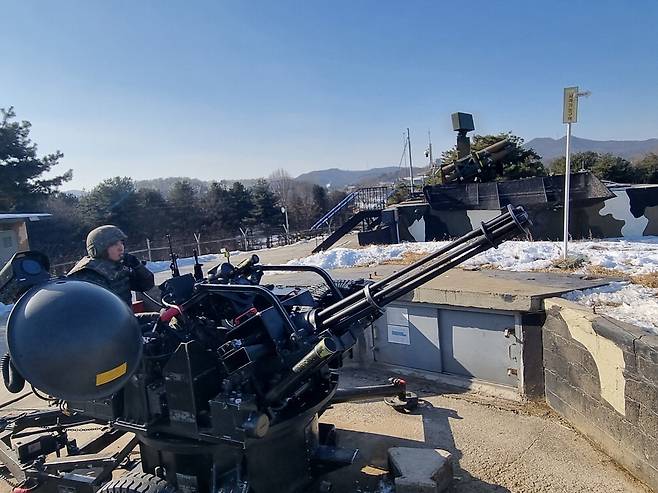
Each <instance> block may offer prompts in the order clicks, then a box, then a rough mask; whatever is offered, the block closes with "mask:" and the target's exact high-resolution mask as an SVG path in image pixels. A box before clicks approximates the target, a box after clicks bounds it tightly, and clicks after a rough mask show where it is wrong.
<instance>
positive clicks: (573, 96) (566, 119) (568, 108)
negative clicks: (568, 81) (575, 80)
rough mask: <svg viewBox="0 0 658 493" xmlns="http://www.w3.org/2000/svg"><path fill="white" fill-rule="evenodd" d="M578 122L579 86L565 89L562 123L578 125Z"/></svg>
mask: <svg viewBox="0 0 658 493" xmlns="http://www.w3.org/2000/svg"><path fill="white" fill-rule="evenodd" d="M577 121H578V86H576V87H565V88H564V108H563V110H562V123H576V122H577Z"/></svg>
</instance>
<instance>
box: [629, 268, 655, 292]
mask: <svg viewBox="0 0 658 493" xmlns="http://www.w3.org/2000/svg"><path fill="white" fill-rule="evenodd" d="M631 281H632V282H633V283H635V284H641V285H642V286H644V287H647V288H656V289H658V272H651V273H649V274H638V275H637V276H632V277H631Z"/></svg>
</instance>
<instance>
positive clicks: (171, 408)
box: [0, 207, 529, 493]
mask: <svg viewBox="0 0 658 493" xmlns="http://www.w3.org/2000/svg"><path fill="white" fill-rule="evenodd" d="M528 224H529V221H528V217H527V215H526V213H525V211H524V210H523V209H522V208H520V207H517V208H512V207H508V208H507V210H505V211H504V212H503V213H502V214H501V215H499V216H498V217H496V218H494V219H492V220H490V221H488V222H485V223H482V225H481V227H480V228H478V229H476V230H474V231H472V232H470V233H468V234H466V235H465V236H462V237H461V238H459V239H457V240H456V241H454V242H452V243H450V244H448V245H447V246H445V247H443V248H441V249H440V250H438V251H437V252H436V253H433V254H431V255H428V256H427V257H425V258H424V259H422V260H420V261H418V262H416V263H414V264H412V265H409V266H407V267H405V268H403V269H402V270H400V271H398V272H397V273H395V274H393V275H391V276H389V277H386V278H384V279H382V280H378V281H376V282H369V281H362V282H357V283H354V284H352V285H349V286H345V285H339V284H337V283H336V282H334V281H333V280H332V278H331V277H330V276H329V275H328V274H327V273H326V272H325V271H324V270H322V269H319V268H316V267H306V266H288V265H284V266H274V265H262V264H260V263H259V259H258V257H257V256H255V255H253V256H251V257H249V258H248V259H247V260H246V261H243V262H242V263H240V264H238V265H237V266H236V265H232V264H230V263H229V262H225V263H223V264H222V265H220V266H217V267H214V268H212V269H210V271H209V272H208V274H207V276H206V277H205V278H203V279H201V280H199V279H195V278H194V276H193V275H192V274H182V275H180V276H176V277H172V278H171V279H169V280H168V281H166V282H164V283H163V284H162V285H161V290H162V304H163V309H162V310H161V312H160V314H159V316H158V317H157V320H151V319H147V320H149V321H147V322H146V323H143V324H140V323H138V321H137V319H136V318H135V317H134V316H133V314H132V313H131V311H130V309H129V308H128V306H127V305H126V304H124V303H123V302H122V301H121V300H120V299H119V298H118V297H116V296H115V295H114V294H112V293H110V292H109V291H106V290H104V289H103V288H101V287H99V286H96V285H93V284H89V283H86V282H82V281H74V280H67V279H50V280H45V279H44V276H43V273H44V271H47V266H46V265H43V264H41V268H40V269H39V268H37V264H39V259H41V257H40V256H39V255H36V254H27V255H24V256H23V257H21V258H17V259H14V260H13V261H11V262H10V263H9V264H8V265H7V266H6V267H5V269H3V271H2V272H3V273H4V277H2V275H0V278H2V279H4V280H5V281H4V283H3V284H0V292H2V291H3V285H4V288H5V291H6V292H9V291H11V293H12V297H14V298H17V299H16V300H15V305H14V308H13V309H12V312H11V314H10V316H9V319H8V323H7V338H8V345H9V351H10V356H11V361H10V362H9V363H10V365H11V368H12V369H13V370H12V371H14V372H15V373H17V374H19V375H20V376H21V377H24V378H25V380H26V381H27V382H29V383H30V384H31V385H33V387H34V388H35V389H38V390H39V391H41V392H42V393H47V394H49V395H50V396H52V398H53V399H56V401H55V402H56V404H58V405H59V407H60V409H57V410H45V411H41V412H37V413H34V414H26V415H22V416H20V417H19V418H17V419H14V420H5V421H3V422H2V423H0V430H2V431H1V432H0V459H2V462H3V463H4V464H5V465H6V466H7V467H8V469H9V470H10V471H11V473H12V474H13V476H14V477H15V478H17V480H19V481H24V483H23V485H22V486H21V488H22V491H21V489H20V488H18V489H17V490H16V493H25V491H26V490H28V489H33V488H34V487H39V488H40V490H41V489H42V490H43V491H48V492H50V491H53V492H55V491H57V492H62V491H66V492H69V491H71V492H78V493H85V492H89V493H93V492H95V491H97V490H100V491H103V492H109V493H137V491H140V492H143V491H146V490H148V492H149V493H157V492H161V491H167V492H172V491H175V490H179V491H182V492H186V493H187V492H190V493H191V492H201V493H206V492H212V493H217V492H225V493H228V492H233V493H235V492H242V493H247V492H253V493H263V492H282V493H292V492H299V491H309V489H308V488H309V485H310V484H311V483H312V482H313V480H314V478H315V477H316V476H318V475H321V474H323V473H325V472H328V471H331V470H334V469H336V468H338V467H341V466H345V465H348V464H350V463H351V462H352V461H353V460H354V457H355V455H356V452H357V451H356V450H351V449H344V448H340V447H338V446H337V444H336V443H335V433H334V429H333V427H332V426H330V425H327V424H319V423H318V417H319V416H320V415H321V414H322V413H323V412H324V411H325V410H326V409H327V408H328V407H329V406H331V405H332V404H335V403H337V402H344V401H347V400H354V399H360V398H364V397H372V396H373V395H389V396H392V397H393V399H392V404H394V405H396V406H399V407H403V406H404V405H406V404H413V396H412V395H410V394H409V393H408V392H407V391H406V389H405V387H404V382H401V381H393V382H391V383H390V384H388V385H384V386H374V387H367V388H357V389H340V388H339V387H338V375H339V373H338V370H339V368H340V367H341V364H342V360H343V356H344V355H345V354H346V352H347V351H349V350H350V349H351V348H352V347H354V345H355V344H356V342H357V340H358V339H359V336H360V335H361V334H362V333H363V331H364V329H365V328H366V327H367V326H369V324H371V323H372V322H373V321H374V320H375V319H377V318H378V317H379V316H381V315H382V313H383V312H384V310H385V307H386V305H387V304H389V303H391V302H392V301H394V300H396V299H398V298H400V297H401V296H404V295H405V294H407V293H409V292H411V291H412V290H414V289H415V288H417V287H418V286H421V285H422V284H423V283H425V282H427V281H429V280H430V279H432V278H434V277H436V276H438V275H440V274H441V273H443V272H446V271H447V270H449V269H451V268H453V267H455V266H457V265H459V264H460V263H461V262H463V261H465V260H467V259H469V258H471V257H473V256H475V255H477V254H478V253H481V252H484V251H486V250H488V249H490V248H495V247H496V246H497V245H498V244H500V243H501V242H503V241H505V240H506V239H509V238H511V237H513V236H516V235H518V234H519V233H523V232H525V231H526V227H527V225H528ZM21 259H23V260H25V259H29V261H30V262H36V264H34V265H33V264H31V263H30V264H29V265H24V262H22V261H21ZM28 267H29V268H28ZM273 271H306V272H311V273H314V274H317V275H318V276H319V277H320V278H321V279H322V280H323V282H324V289H320V290H318V289H313V290H309V289H306V288H301V287H294V286H293V287H277V286H273V285H267V284H262V280H263V276H264V275H265V274H266V273H269V272H273ZM30 273H32V274H30ZM12 301H14V300H12ZM89 423H98V424H102V425H107V430H106V432H105V433H104V434H103V435H102V436H101V437H100V438H95V439H94V440H91V441H90V442H89V443H86V444H79V443H76V441H75V440H73V439H71V438H70V436H69V435H68V434H67V429H68V428H70V427H71V426H81V424H89ZM34 427H39V429H38V432H29V431H26V430H28V429H30V428H32V429H33V428H34ZM127 433H132V434H134V438H132V439H131V440H129V441H128V443H127V444H126V445H125V446H123V447H122V448H121V449H120V451H119V452H116V453H113V454H112V455H103V454H100V453H99V452H100V451H101V450H102V449H103V447H104V446H106V445H107V444H108V443H110V442H112V441H114V440H116V439H117V438H118V437H120V436H121V435H123V434H127ZM137 446H138V447H139V459H140V463H141V469H142V471H143V472H141V473H134V472H133V473H131V474H129V475H127V476H123V477H121V478H119V479H111V477H112V471H113V470H114V469H116V468H118V467H120V466H121V467H129V465H130V464H131V463H130V455H129V454H130V452H131V450H132V449H134V448H135V447H137ZM64 448H66V451H67V454H66V456H64V457H59V455H60V450H62V449H64ZM53 452H56V453H57V455H58V457H55V458H53V457H52V455H53V454H52V453H53ZM132 465H134V464H132Z"/></svg>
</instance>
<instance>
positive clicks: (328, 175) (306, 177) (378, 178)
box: [295, 166, 400, 188]
mask: <svg viewBox="0 0 658 493" xmlns="http://www.w3.org/2000/svg"><path fill="white" fill-rule="evenodd" d="M399 174H400V168H399V167H398V166H385V167H382V168H372V169H363V170H351V169H338V168H330V169H321V170H317V171H309V172H308V173H302V174H301V175H299V176H298V177H297V178H295V179H296V180H298V181H306V182H309V183H313V184H316V185H322V186H323V187H325V186H327V185H329V186H331V188H344V187H347V186H349V185H377V184H378V183H380V182H392V181H394V180H395V178H397V177H398V176H399Z"/></svg>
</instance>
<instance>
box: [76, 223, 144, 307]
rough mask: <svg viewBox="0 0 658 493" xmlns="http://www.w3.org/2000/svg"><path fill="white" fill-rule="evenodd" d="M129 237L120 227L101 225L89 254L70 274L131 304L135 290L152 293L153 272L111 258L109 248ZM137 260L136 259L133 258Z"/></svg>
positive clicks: (91, 235) (90, 242)
mask: <svg viewBox="0 0 658 493" xmlns="http://www.w3.org/2000/svg"><path fill="white" fill-rule="evenodd" d="M125 239H126V235H125V234H124V233H123V231H121V230H120V229H119V228H117V227H116V226H111V225H107V226H101V227H99V228H96V229H94V230H93V231H91V232H90V233H89V235H88V236H87V253H88V255H87V256H85V257H83V258H82V259H81V260H80V261H79V262H78V263H77V264H76V265H75V267H73V269H71V270H70V272H69V273H68V274H67V277H70V278H71V279H78V280H81V281H89V282H93V283H96V284H98V285H100V286H102V287H104V288H106V289H109V290H110V291H112V292H113V293H114V294H116V295H117V296H118V297H119V298H121V299H122V300H123V301H125V302H126V303H128V305H130V304H131V303H132V294H131V291H140V292H141V291H148V290H149V289H151V288H152V287H153V286H154V280H153V273H152V272H151V271H149V270H148V269H147V268H146V267H144V266H143V265H142V264H141V262H134V265H131V266H130V267H128V266H127V265H126V263H125V261H124V262H114V261H112V260H110V259H108V258H107V256H106V252H107V249H108V247H110V246H111V245H112V244H114V243H116V242H117V241H119V240H125ZM133 258H134V257H133Z"/></svg>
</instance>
